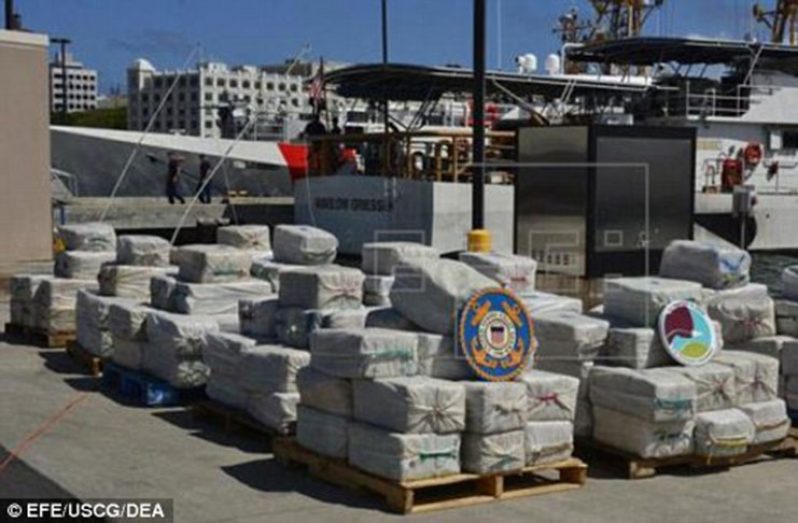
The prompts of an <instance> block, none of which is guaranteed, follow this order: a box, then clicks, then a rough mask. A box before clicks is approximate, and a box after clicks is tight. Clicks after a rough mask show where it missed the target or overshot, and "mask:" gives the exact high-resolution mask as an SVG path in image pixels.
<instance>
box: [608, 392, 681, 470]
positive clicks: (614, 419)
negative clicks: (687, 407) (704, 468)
mask: <svg viewBox="0 0 798 523" xmlns="http://www.w3.org/2000/svg"><path fill="white" fill-rule="evenodd" d="M593 420H594V421H593V437H594V439H595V440H596V441H598V442H599V443H603V444H605V445H609V446H611V447H614V448H616V449H619V450H623V451H625V452H629V453H632V454H634V455H636V456H640V457H641V458H667V457H671V456H683V455H685V454H692V452H693V429H694V428H695V422H693V420H692V418H691V419H686V420H675V421H662V422H652V421H648V420H643V419H640V418H639V417H634V416H630V415H629V414H624V413H622V412H618V411H615V410H611V409H606V408H603V407H600V406H598V405H595V404H594V405H593Z"/></svg>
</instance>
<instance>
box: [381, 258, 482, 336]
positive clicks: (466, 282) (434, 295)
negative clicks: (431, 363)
mask: <svg viewBox="0 0 798 523" xmlns="http://www.w3.org/2000/svg"><path fill="white" fill-rule="evenodd" d="M495 285H496V284H495V282H494V281H493V280H491V279H490V278H487V277H485V276H483V275H482V274H480V273H478V272H477V271H476V270H474V269H472V268H471V267H469V266H468V265H466V264H464V263H461V262H456V261H453V260H430V261H424V262H423V263H417V264H413V265H409V264H408V265H400V267H399V269H397V272H396V281H395V282H394V285H393V288H392V289H391V303H392V304H393V307H394V308H395V309H396V310H398V311H399V312H400V313H401V314H402V315H403V316H404V317H406V318H407V319H409V320H410V321H412V322H413V323H415V324H416V325H419V326H420V327H422V328H423V329H424V330H426V331H429V332H434V333H437V334H446V335H449V336H451V335H453V334H454V331H455V320H456V317H457V313H458V311H459V310H460V308H461V307H462V306H463V305H465V303H466V302H467V301H468V299H469V298H471V296H472V295H473V294H474V293H475V292H477V291H480V290H483V289H486V288H490V287H495Z"/></svg>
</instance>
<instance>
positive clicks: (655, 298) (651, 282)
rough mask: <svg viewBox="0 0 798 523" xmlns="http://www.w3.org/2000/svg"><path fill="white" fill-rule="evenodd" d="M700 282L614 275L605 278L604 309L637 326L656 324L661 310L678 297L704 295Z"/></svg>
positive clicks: (694, 298) (698, 296) (611, 314)
mask: <svg viewBox="0 0 798 523" xmlns="http://www.w3.org/2000/svg"><path fill="white" fill-rule="evenodd" d="M701 296H702V293H701V285H700V284H698V283H695V282H691V281H683V280H669V279H666V278H658V277H653V276H652V277H642V278H614V279H607V280H605V281H604V313H605V314H606V315H607V316H610V317H614V318H618V319H621V320H624V321H627V322H629V324H630V325H631V326H634V327H653V326H654V325H656V323H657V319H658V317H659V313H660V311H661V310H662V309H663V307H665V306H666V305H667V304H668V303H670V302H672V301H676V300H693V301H699V300H700V299H701Z"/></svg>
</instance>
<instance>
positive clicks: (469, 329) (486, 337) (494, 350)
mask: <svg viewBox="0 0 798 523" xmlns="http://www.w3.org/2000/svg"><path fill="white" fill-rule="evenodd" d="M458 334H459V335H458V338H459V340H458V341H459V344H460V348H461V350H462V351H463V354H465V356H466V359H467V360H468V364H469V365H470V366H471V368H473V369H474V371H475V372H476V373H477V374H478V375H479V377H481V378H482V379H484V380H488V381H509V380H512V379H513V378H515V377H516V376H517V375H518V374H519V373H521V372H522V371H523V370H524V369H525V368H526V367H527V364H528V362H529V360H530V358H531V356H532V352H533V351H534V348H535V340H534V332H533V327H532V320H531V319H530V317H529V312H528V311H527V309H526V307H525V306H524V303H523V302H522V301H521V300H520V299H519V298H518V297H517V296H516V295H515V294H514V293H513V292H512V291H509V290H507V289H500V288H495V289H485V290H483V291H480V292H477V293H476V294H474V295H473V296H471V298H470V299H469V300H468V302H467V303H466V305H465V307H464V308H463V311H462V313H461V314H460V323H459V331H458Z"/></svg>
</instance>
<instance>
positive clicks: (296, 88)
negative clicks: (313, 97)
mask: <svg viewBox="0 0 798 523" xmlns="http://www.w3.org/2000/svg"><path fill="white" fill-rule="evenodd" d="M298 89H299V87H297V85H296V84H291V92H292V93H295V92H297V90H298Z"/></svg>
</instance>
